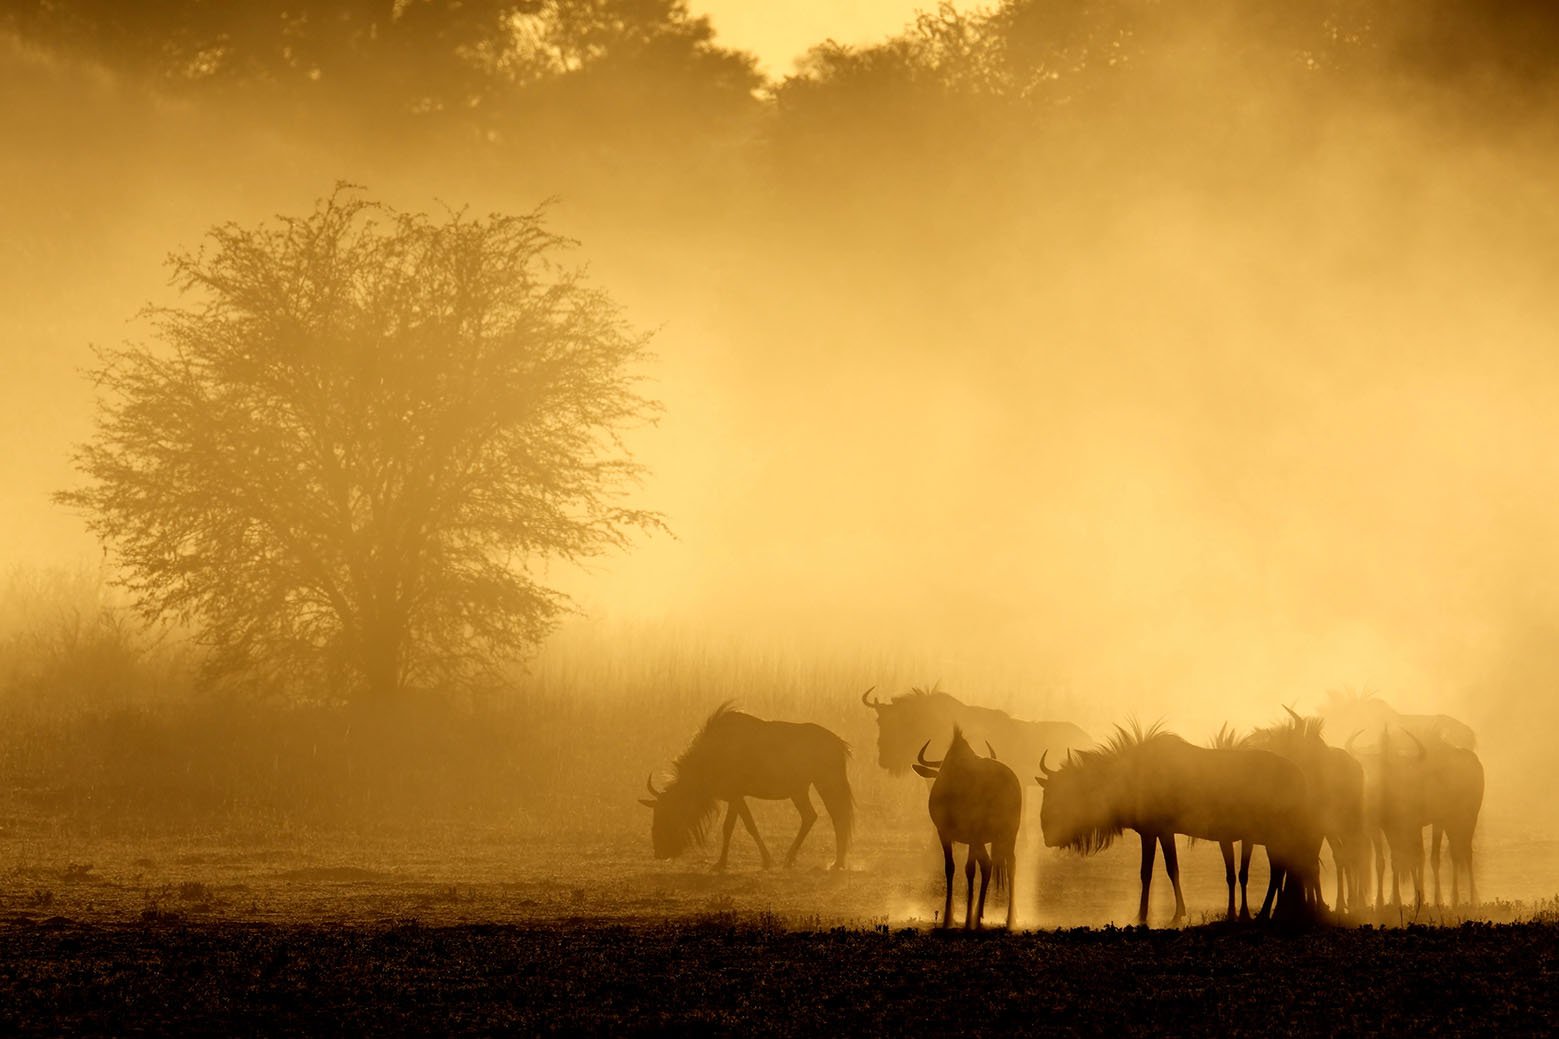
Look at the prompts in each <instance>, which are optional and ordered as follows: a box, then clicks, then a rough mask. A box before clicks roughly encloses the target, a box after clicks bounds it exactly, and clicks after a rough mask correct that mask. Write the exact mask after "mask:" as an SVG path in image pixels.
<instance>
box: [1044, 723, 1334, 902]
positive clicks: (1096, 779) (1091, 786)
mask: <svg viewBox="0 0 1559 1039" xmlns="http://www.w3.org/2000/svg"><path fill="white" fill-rule="evenodd" d="M1040 770H1041V773H1042V775H1040V776H1038V777H1036V778H1037V779H1038V781H1039V785H1040V786H1041V787H1043V788H1044V790H1045V797H1044V802H1043V805H1042V807H1041V809H1040V826H1041V828H1042V829H1043V831H1044V835H1045V843H1046V844H1047V845H1049V846H1050V847H1052V848H1056V847H1071V848H1075V849H1077V850H1079V851H1082V852H1084V853H1087V852H1092V851H1097V850H1100V849H1102V848H1105V847H1107V846H1109V844H1110V843H1111V842H1113V841H1114V840H1115V838H1116V837H1118V836H1120V833H1121V831H1122V830H1123V829H1132V830H1136V831H1137V833H1138V834H1139V835H1140V836H1141V838H1142V872H1141V875H1142V901H1141V903H1140V904H1139V906H1138V909H1137V919H1138V920H1139V921H1143V922H1146V920H1147V918H1148V889H1149V886H1150V885H1151V883H1152V880H1153V859H1154V856H1155V853H1156V847H1162V848H1163V850H1164V868H1165V871H1166V872H1167V873H1168V874H1169V880H1170V883H1171V884H1172V885H1173V886H1174V890H1175V919H1176V920H1179V919H1181V918H1182V917H1184V916H1185V898H1184V896H1183V895H1182V894H1181V891H1180V864H1179V862H1178V860H1177V859H1176V856H1175V834H1177V833H1183V834H1186V835H1188V836H1191V837H1197V838H1201V839H1203V840H1210V841H1216V842H1218V843H1219V844H1222V843H1224V842H1226V841H1250V842H1253V843H1256V844H1263V845H1266V848H1267V855H1268V858H1269V860H1270V861H1271V863H1272V879H1271V882H1270V883H1269V884H1268V887H1267V897H1266V900H1265V902H1263V904H1262V907H1261V912H1260V914H1259V916H1261V917H1266V916H1267V915H1268V914H1269V913H1270V912H1271V911H1272V908H1273V899H1274V897H1275V896H1276V895H1277V894H1278V892H1279V891H1280V890H1281V891H1282V899H1281V900H1280V905H1279V908H1280V909H1281V910H1282V911H1283V912H1285V913H1288V912H1289V911H1290V909H1291V910H1292V913H1293V914H1294V915H1298V914H1299V913H1301V912H1303V907H1304V906H1305V904H1306V902H1307V898H1308V895H1309V894H1310V893H1311V892H1313V891H1315V890H1316V888H1317V884H1316V871H1317V868H1318V861H1319V860H1318V856H1319V854H1320V845H1321V836H1320V831H1319V829H1318V828H1317V826H1316V823H1315V819H1314V816H1313V812H1312V808H1311V805H1310V798H1309V793H1308V791H1307V789H1306V786H1305V778H1304V774H1303V773H1301V772H1300V771H1299V769H1298V767H1297V766H1295V765H1294V764H1293V762H1290V761H1286V760H1284V759H1283V758H1280V757H1278V756H1277V755H1276V754H1272V753H1270V752H1268V751H1264V750H1244V749H1239V750H1228V749H1211V748H1205V747H1194V746H1192V745H1191V744H1189V743H1187V742H1186V741H1185V740H1183V739H1181V738H1180V737H1179V736H1175V735H1172V734H1170V733H1167V732H1162V731H1160V730H1159V728H1158V726H1156V725H1155V726H1153V727H1152V728H1150V729H1148V730H1147V731H1146V732H1143V731H1142V730H1140V729H1138V728H1137V727H1136V726H1133V727H1132V730H1131V731H1127V730H1126V729H1124V728H1117V729H1116V730H1115V735H1114V736H1113V737H1111V739H1110V740H1109V742H1108V743H1106V744H1105V745H1103V746H1102V747H1100V748H1098V749H1096V750H1088V751H1083V752H1082V753H1080V754H1076V755H1074V756H1072V757H1071V758H1069V759H1068V760H1067V762H1066V763H1065V764H1063V765H1062V766H1061V767H1060V768H1058V769H1051V768H1047V767H1045V766H1044V764H1043V763H1041V769H1040ZM1285 878H1287V879H1288V883H1287V884H1284V880H1285Z"/></svg>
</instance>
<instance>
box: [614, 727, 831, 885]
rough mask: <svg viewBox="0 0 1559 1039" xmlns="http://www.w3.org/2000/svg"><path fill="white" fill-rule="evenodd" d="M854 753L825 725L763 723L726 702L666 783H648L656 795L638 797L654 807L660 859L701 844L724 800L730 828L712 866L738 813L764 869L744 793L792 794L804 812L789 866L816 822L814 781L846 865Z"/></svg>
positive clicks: (777, 797) (720, 865) (764, 852)
mask: <svg viewBox="0 0 1559 1039" xmlns="http://www.w3.org/2000/svg"><path fill="white" fill-rule="evenodd" d="M849 757H850V748H849V746H848V745H847V744H846V743H845V741H844V740H842V739H840V738H839V737H838V736H835V735H834V734H833V733H831V732H829V731H828V730H827V729H825V728H823V727H822V726H821V725H813V724H811V723H809V722H771V721H764V720H763V719H761V718H754V717H753V716H752V715H750V714H744V713H742V712H741V711H738V710H735V709H734V708H733V707H732V706H731V705H730V704H729V703H726V704H722V705H721V706H720V707H719V708H718V709H716V711H715V713H714V714H711V715H710V716H709V720H708V721H706V722H705V723H704V727H703V728H702V729H701V730H699V733H698V735H697V736H695V737H693V742H692V743H691V744H690V745H689V746H688V748H687V750H685V751H683V752H682V756H681V757H679V758H677V760H676V764H675V765H674V766H673V770H674V772H675V777H674V778H673V779H672V781H671V783H670V784H669V785H667V787H666V789H664V790H656V789H655V784H654V782H653V779H652V780H651V781H649V782H648V786H649V790H650V793H652V794H654V795H655V798H654V800H643V799H641V801H640V802H639V803H640V804H644V805H648V806H649V807H650V808H653V809H654V810H655V818H654V821H653V823H652V824H651V827H650V833H651V836H652V837H653V838H654V842H655V857H656V858H657V859H669V858H671V857H673V856H675V855H679V854H681V853H682V851H683V850H684V849H685V848H687V846H688V845H689V844H691V843H695V842H696V843H698V844H702V843H703V841H704V834H705V832H706V831H707V830H708V828H709V824H710V822H712V821H713V819H714V816H715V813H716V811H718V805H717V804H716V802H718V801H724V802H726V804H727V809H726V813H725V828H724V834H723V839H722V840H721V843H720V861H718V862H716V863H715V869H724V868H725V860H726V856H727V855H728V854H729V852H730V850H731V831H732V830H734V829H735V828H736V820H737V819H740V820H741V821H742V824H743V825H744V826H746V827H747V832H748V833H750V834H752V839H753V841H754V843H756V844H757V845H758V855H759V856H760V857H761V858H762V859H763V867H764V868H765V869H767V868H768V867H769V864H770V859H769V849H768V848H766V847H764V844H763V838H762V837H759V836H758V827H757V825H756V824H755V823H754V822H753V819H752V813H751V812H749V811H748V809H747V801H746V799H747V798H749V797H756V798H758V799H759V800H760V801H781V800H785V799H786V798H789V799H790V800H791V801H793V802H795V805H796V811H797V812H800V813H801V829H800V830H799V831H798V832H797V833H796V839H795V840H794V841H793V842H791V845H790V851H789V852H787V853H786V855H785V865H786V866H789V865H791V864H792V863H793V862H795V860H796V852H797V850H798V849H800V847H801V842H802V841H804V840H806V836H807V832H808V831H810V830H811V829H812V824H813V823H814V822H816V821H817V811H816V809H814V808H813V807H812V799H811V797H810V796H809V795H808V789H809V788H810V787H813V786H815V787H817V792H818V796H820V797H821V798H822V799H823V805H824V806H825V807H826V808H827V809H828V817H829V819H831V820H832V821H833V824H834V865H833V868H834V869H843V868H844V859H845V852H846V851H848V850H849V847H850V829H851V826H852V825H853V820H854V816H855V802H854V799H853V798H852V797H851V794H850V781H849V779H848V778H846V776H845V762H846V761H847V760H848V759H849Z"/></svg>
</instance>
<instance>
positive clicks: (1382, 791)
mask: <svg viewBox="0 0 1559 1039" xmlns="http://www.w3.org/2000/svg"><path fill="white" fill-rule="evenodd" d="M1350 742H1351V741H1350ZM1407 742H1408V743H1410V744H1411V746H1410V747H1407V748H1404V747H1402V745H1401V743H1402V741H1401V740H1393V739H1392V737H1391V733H1390V730H1389V729H1387V730H1384V731H1382V733H1381V738H1380V743H1379V744H1378V745H1377V747H1376V748H1375V750H1374V752H1373V754H1370V753H1368V752H1364V753H1363V757H1364V760H1365V761H1367V762H1369V763H1370V764H1371V765H1372V766H1373V768H1372V771H1373V772H1374V773H1375V774H1376V775H1377V776H1378V784H1379V790H1378V794H1377V796H1378V804H1379V823H1380V827H1381V831H1382V832H1383V833H1384V834H1385V838H1386V843H1387V845H1388V846H1389V847H1390V849H1391V901H1392V904H1393V905H1397V906H1400V905H1401V904H1402V893H1401V884H1402V881H1403V879H1404V878H1406V877H1409V876H1410V877H1412V880H1413V893H1414V911H1415V912H1416V911H1417V909H1418V908H1419V907H1420V906H1422V905H1423V902H1424V827H1425V826H1429V827H1431V828H1432V829H1431V833H1432V837H1431V844H1432V849H1433V858H1432V860H1431V863H1432V866H1433V870H1434V902H1435V905H1439V904H1440V841H1441V837H1442V836H1444V837H1446V838H1448V839H1449V843H1450V846H1451V904H1452V905H1453V906H1454V905H1456V903H1457V902H1458V901H1459V900H1460V890H1459V885H1458V880H1459V879H1460V876H1461V874H1462V873H1466V875H1467V888H1468V898H1469V900H1470V901H1471V903H1472V904H1474V905H1476V904H1477V900H1478V889H1477V884H1476V882H1475V881H1474V879H1473V871H1472V837H1473V832H1474V831H1475V830H1476V829H1477V826H1478V812H1479V810H1480V809H1481V808H1482V806H1483V763H1482V762H1480V761H1479V760H1478V756H1477V755H1476V754H1474V753H1473V752H1472V751H1471V750H1468V749H1466V748H1465V747H1458V746H1454V745H1452V744H1451V743H1449V742H1447V741H1445V740H1443V739H1439V738H1436V737H1433V736H1432V737H1430V739H1429V740H1428V741H1425V740H1421V739H1419V738H1418V737H1417V736H1414V735H1413V734H1412V733H1408V739H1407ZM1376 855H1377V863H1376V872H1377V877H1378V878H1379V879H1377V884H1378V885H1379V892H1378V894H1377V898H1376V903H1377V905H1379V904H1380V903H1381V902H1382V901H1383V895H1384V884H1383V879H1384V878H1383V877H1381V876H1380V875H1381V874H1382V873H1383V871H1384V867H1383V863H1381V862H1380V859H1379V855H1380V851H1379V849H1378V847H1377V851H1376Z"/></svg>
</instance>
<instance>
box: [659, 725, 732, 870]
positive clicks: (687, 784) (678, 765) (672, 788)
mask: <svg viewBox="0 0 1559 1039" xmlns="http://www.w3.org/2000/svg"><path fill="white" fill-rule="evenodd" d="M743 714H745V712H743V711H739V710H737V709H736V701H735V700H727V701H726V702H725V703H723V704H721V705H720V706H719V707H716V708H715V709H714V711H713V713H711V714H710V715H709V717H708V718H706V719H705V720H704V724H703V725H702V726H700V727H699V730H698V733H697V734H696V735H694V737H693V741H692V742H691V743H689V744H688V746H687V749H686V750H684V751H683V752H682V753H681V754H678V755H677V757H676V760H675V761H673V762H672V763H671V782H670V783H668V784H667V785H666V789H665V790H663V791H662V792H661V801H662V803H663V804H664V805H665V810H667V811H670V812H672V813H674V814H673V816H672V819H673V822H674V823H675V830H676V832H677V835H678V837H679V838H680V840H681V843H680V847H679V849H678V850H680V849H681V848H686V847H687V846H688V845H690V844H697V845H700V846H702V845H703V843H704V841H705V840H706V839H707V838H708V836H709V827H710V825H711V824H712V823H713V822H714V820H715V816H716V815H718V814H719V810H720V806H719V804H718V803H717V801H716V799H715V795H714V793H713V791H711V790H710V789H709V788H708V787H706V786H704V785H703V784H701V783H700V782H699V775H698V773H699V764H700V761H701V759H702V758H703V757H704V756H705V755H706V754H707V753H708V751H709V744H708V740H709V735H710V733H711V732H712V731H713V730H714V728H715V727H716V725H718V724H719V723H720V722H721V721H724V720H725V719H727V718H732V717H735V716H738V715H743Z"/></svg>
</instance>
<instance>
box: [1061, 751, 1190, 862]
mask: <svg viewBox="0 0 1559 1039" xmlns="http://www.w3.org/2000/svg"><path fill="white" fill-rule="evenodd" d="M1163 740H1170V741H1174V742H1176V743H1179V742H1181V741H1180V738H1179V737H1178V736H1173V735H1170V734H1169V733H1166V732H1164V731H1163V728H1162V726H1161V725H1159V724H1157V723H1155V724H1153V725H1150V726H1148V727H1147V728H1146V729H1144V728H1142V727H1141V726H1140V725H1138V724H1137V723H1136V722H1132V723H1131V725H1130V727H1129V728H1128V727H1126V726H1119V725H1118V726H1116V728H1115V735H1114V736H1112V737H1111V738H1110V739H1109V740H1107V741H1106V742H1105V743H1104V744H1102V745H1101V746H1099V747H1097V748H1095V749H1093V750H1085V751H1082V752H1081V753H1072V752H1070V751H1069V752H1068V753H1067V757H1066V762H1065V763H1064V764H1063V765H1061V766H1060V767H1059V768H1051V767H1050V766H1049V763H1048V759H1049V755H1048V754H1042V755H1041V756H1040V759H1039V770H1040V774H1039V775H1037V776H1035V777H1034V779H1035V780H1036V781H1037V782H1038V783H1039V785H1040V787H1041V788H1043V789H1044V791H1045V795H1044V799H1043V800H1042V801H1041V802H1040V806H1039V828H1040V831H1041V832H1042V833H1043V834H1044V837H1045V844H1046V845H1047V846H1049V847H1051V848H1073V849H1076V850H1077V851H1081V852H1084V853H1085V854H1086V853H1088V852H1094V851H1099V850H1101V849H1103V848H1108V847H1109V846H1110V844H1111V843H1112V842H1113V841H1114V840H1115V838H1116V837H1119V836H1120V834H1121V830H1122V829H1123V824H1122V823H1121V812H1122V809H1123V807H1124V806H1127V805H1129V804H1130V803H1131V801H1132V797H1131V793H1132V790H1131V784H1130V775H1129V773H1130V771H1131V770H1130V769H1128V768H1127V767H1126V763H1125V762H1123V760H1122V759H1123V758H1125V757H1128V756H1135V755H1137V754H1138V753H1140V752H1141V751H1143V750H1145V749H1146V748H1147V746H1148V745H1149V744H1155V745H1156V743H1157V741H1163Z"/></svg>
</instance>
